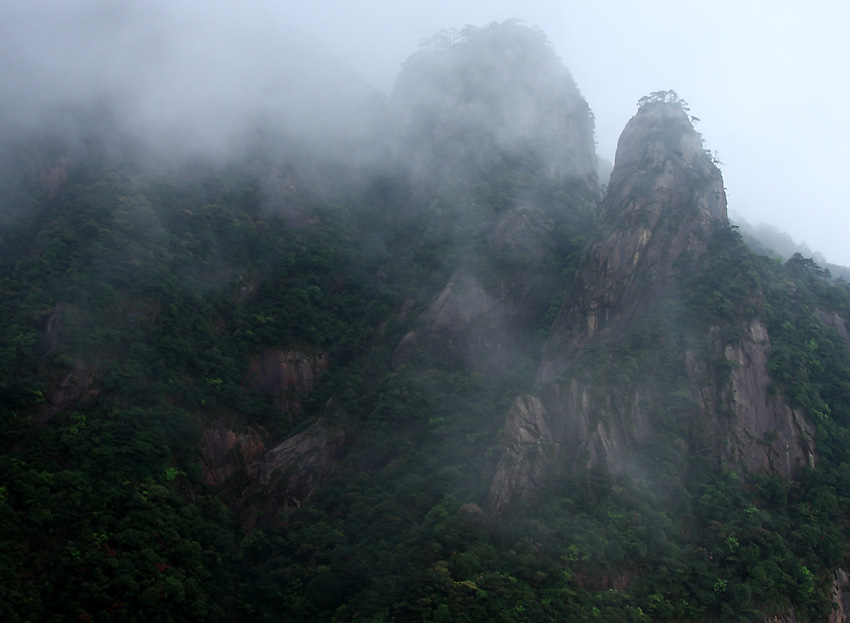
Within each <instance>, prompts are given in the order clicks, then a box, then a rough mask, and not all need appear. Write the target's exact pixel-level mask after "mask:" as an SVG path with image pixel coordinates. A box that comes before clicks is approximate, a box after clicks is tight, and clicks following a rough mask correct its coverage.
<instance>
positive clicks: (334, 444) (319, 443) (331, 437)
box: [243, 420, 347, 527]
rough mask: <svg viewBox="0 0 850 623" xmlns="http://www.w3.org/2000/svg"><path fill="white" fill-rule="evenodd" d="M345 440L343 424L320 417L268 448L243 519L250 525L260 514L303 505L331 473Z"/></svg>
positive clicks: (260, 463) (265, 515) (275, 513)
mask: <svg viewBox="0 0 850 623" xmlns="http://www.w3.org/2000/svg"><path fill="white" fill-rule="evenodd" d="M346 442H347V438H346V435H345V431H344V430H343V429H342V428H341V427H338V426H334V425H332V424H329V423H327V422H326V421H324V420H318V421H317V422H316V423H314V424H313V425H312V426H310V428H308V429H307V430H305V431H304V432H303V433H299V434H297V435H294V436H292V437H290V438H289V439H287V440H285V441H284V442H282V443H280V444H278V445H277V446H275V447H274V448H272V449H271V450H269V451H268V452H267V453H266V454H264V455H263V457H262V459H261V460H260V462H259V465H258V467H257V472H256V479H257V480H256V482H257V484H256V486H255V487H254V488H253V489H252V491H251V492H250V493H249V498H248V502H247V504H246V507H245V510H244V511H243V517H244V523H245V524H246V525H247V526H249V527H250V526H253V525H255V524H256V522H257V520H258V519H259V518H260V517H261V516H264V517H267V518H274V517H277V516H278V515H280V514H281V513H285V512H286V511H287V510H288V509H290V508H293V507H295V508H301V506H302V505H303V504H305V503H306V502H307V501H309V499H310V497H311V496H312V495H313V492H314V491H315V490H316V488H317V487H318V486H319V485H321V484H322V483H323V482H324V481H325V480H327V478H328V477H329V476H330V475H331V473H332V472H333V469H334V467H335V466H336V464H337V462H338V461H339V459H340V457H341V456H342V455H343V453H344V451H345V447H346ZM257 493H259V495H255V494H257Z"/></svg>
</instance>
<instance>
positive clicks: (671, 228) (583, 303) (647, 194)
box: [487, 102, 843, 520]
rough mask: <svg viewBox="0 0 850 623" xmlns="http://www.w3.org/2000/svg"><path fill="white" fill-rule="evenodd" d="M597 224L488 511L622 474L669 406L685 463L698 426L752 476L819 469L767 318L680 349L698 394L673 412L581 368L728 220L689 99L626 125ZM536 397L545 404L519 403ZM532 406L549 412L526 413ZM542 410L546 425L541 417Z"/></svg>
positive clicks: (650, 310)
mask: <svg viewBox="0 0 850 623" xmlns="http://www.w3.org/2000/svg"><path fill="white" fill-rule="evenodd" d="M601 219H602V226H601V234H600V235H599V237H598V238H597V239H596V240H595V241H593V242H591V244H590V245H589V246H588V248H587V249H586V251H585V252H584V254H583V259H582V266H581V267H580V269H579V271H578V273H577V275H576V278H575V281H574V283H573V285H572V288H571V290H570V291H569V292H568V294H567V296H566V298H565V302H564V304H563V306H562V308H561V311H560V312H559V314H558V316H557V317H556V319H555V321H554V323H553V327H552V330H551V333H550V338H549V340H548V341H547V343H546V344H545V346H544V350H543V355H542V358H541V364H540V367H539V369H538V374H537V382H538V387H539V389H538V391H537V394H536V396H532V397H523V398H520V399H518V400H517V403H516V404H515V405H514V407H513V408H512V409H511V410H510V411H509V413H508V414H507V419H506V425H505V441H504V442H503V445H502V460H501V461H500V463H499V466H498V468H497V472H496V475H495V477H494V479H493V482H492V486H491V489H490V493H489V496H488V504H487V511H488V519H490V520H492V519H494V518H495V517H498V515H499V514H501V513H502V512H504V510H505V509H507V507H508V506H509V504H510V499H511V498H512V497H513V496H516V495H521V496H529V495H533V494H534V490H535V489H536V488H539V486H541V483H543V482H544V481H545V480H546V478H547V476H548V475H551V474H557V473H563V472H569V473H580V472H581V470H586V469H588V468H591V467H593V466H594V465H598V464H604V465H605V466H606V467H607V469H608V470H610V472H611V473H614V474H616V473H623V472H626V471H628V470H630V469H631V468H632V467H633V466H639V464H640V462H641V460H642V458H641V453H642V452H643V451H645V450H644V449H645V448H646V447H647V442H649V441H650V440H652V439H653V438H654V437H655V435H656V431H655V430H654V424H653V414H654V413H655V412H656V411H657V412H658V413H664V410H665V409H667V411H668V413H670V412H672V413H674V417H676V418H678V420H677V421H681V422H684V423H685V425H684V426H682V427H680V428H679V430H680V431H683V430H684V431H687V430H688V429H689V430H690V433H688V432H679V433H677V435H680V440H679V441H678V442H677V443H680V444H681V445H682V446H683V447H682V448H681V449H680V450H681V453H680V457H681V458H680V460H681V461H683V465H684V458H685V453H686V452H687V447H686V445H687V444H690V443H696V441H695V438H694V437H693V435H696V434H699V435H702V436H703V437H702V438H705V439H708V440H709V443H710V444H713V446H714V451H715V456H716V458H717V460H718V461H722V462H724V463H726V464H727V465H730V466H731V467H732V468H734V469H737V470H740V471H742V472H744V473H752V472H774V473H779V474H782V475H784V476H787V477H793V476H794V475H795V474H796V473H797V471H798V470H799V469H800V468H802V467H805V466H811V465H814V462H815V458H816V456H815V447H814V434H815V430H814V427H813V426H812V425H811V424H810V423H809V422H807V420H806V418H805V414H803V413H802V412H801V411H800V410H798V409H792V408H791V407H789V406H788V405H787V404H786V402H785V400H784V398H783V396H782V394H781V392H778V391H776V390H775V389H774V388H773V386H772V383H771V379H770V377H769V375H768V368H767V361H768V352H769V348H770V343H769V339H768V336H767V331H766V329H765V327H764V325H763V324H762V323H761V322H759V321H758V320H754V321H752V322H749V323H748V324H746V326H745V327H744V328H743V329H744V330H743V331H736V332H734V333H735V334H736V335H741V334H743V337H742V338H740V339H738V340H737V341H733V342H728V343H727V342H724V341H722V340H721V339H720V331H719V330H718V329H713V330H712V331H711V332H710V334H709V335H707V336H702V337H699V336H696V335H693V336H691V337H690V338H689V340H690V341H692V342H697V343H703V344H708V346H707V347H705V346H704V347H702V348H697V349H693V350H690V351H688V352H680V353H679V354H678V355H677V356H676V357H677V359H676V360H677V361H678V362H679V363H677V367H678V368H679V369H678V371H677V372H675V373H673V379H674V380H672V381H671V380H669V379H668V381H666V382H668V383H669V382H672V383H674V385H673V386H670V387H675V388H676V389H675V391H677V392H680V394H681V395H683V396H687V395H688V394H690V396H691V397H690V399H688V398H686V397H685V398H681V396H680V398H678V400H679V403H678V404H676V405H675V408H673V409H672V411H671V410H670V403H669V402H668V397H667V396H665V395H664V394H665V391H666V390H665V389H664V388H665V386H664V385H663V384H659V383H657V382H656V381H655V379H654V378H653V376H652V371H649V372H648V373H641V374H637V375H636V378H638V379H640V380H638V381H635V379H632V380H631V381H630V382H629V383H626V384H622V383H618V382H617V381H616V380H612V379H611V378H608V377H606V375H605V374H602V377H604V378H588V376H587V375H585V374H582V368H583V366H584V365H585V364H586V362H587V361H588V360H587V359H586V357H588V355H589V354H592V353H594V352H597V353H598V352H604V349H605V348H606V346H605V345H606V344H618V343H619V341H620V340H624V339H626V338H627V336H629V335H630V332H631V331H633V330H634V327H635V326H636V322H638V321H642V320H641V319H645V318H651V317H652V316H653V314H657V313H663V312H661V311H659V310H660V309H661V307H658V303H659V302H660V301H663V300H665V299H666V298H669V297H674V296H675V291H676V290H675V289H676V286H677V285H678V284H679V283H680V280H681V277H682V275H683V274H684V273H685V272H686V271H689V270H698V269H699V267H700V266H701V265H703V263H704V257H705V254H706V252H707V250H708V246H707V241H708V238H709V236H710V235H711V234H712V232H713V230H714V228H715V227H717V226H723V225H726V224H728V222H727V219H726V197H725V193H724V190H723V180H722V177H721V175H720V172H719V170H718V169H717V167H716V166H715V165H714V163H713V162H712V161H711V158H710V157H709V156H708V154H707V153H706V152H705V150H704V149H703V147H702V141H701V138H700V137H699V135H698V134H697V133H696V132H695V131H694V129H693V127H692V126H691V123H690V122H689V120H688V118H687V116H686V115H685V113H684V111H683V110H682V109H681V107H680V106H678V105H677V104H667V103H660V102H659V103H653V104H649V105H647V106H644V107H643V108H642V109H641V110H640V111H639V112H638V114H637V115H636V116H635V117H634V118H633V119H632V120H631V121H630V122H629V124H628V125H627V126H626V129H625V130H624V132H623V135H622V137H621V138H620V142H619V145H618V149H617V161H616V164H615V167H614V172H613V174H612V176H611V182H610V186H609V188H608V192H607V195H606V197H605V199H604V201H603V205H602V214H601ZM822 320H823V321H824V323H825V324H828V325H830V326H834V325H836V324H842V325H843V323H838V322H837V321H836V320H835V319H833V318H829V317H827V318H826V319H822ZM685 342H687V340H685V341H683V342H682V343H683V344H684V343H685ZM717 361H723V362H725V364H723V365H721V366H719V367H718V366H717V365H716V362H717ZM637 365H638V366H640V365H641V363H639V362H638V363H637ZM718 369H722V370H725V373H724V374H721V373H719V372H718V371H717V370H718ZM597 376H598V375H597ZM528 404H535V405H537V406H536V407H535V409H534V410H532V411H530V410H529V409H528V408H521V406H522V405H528ZM530 413H540V414H544V415H543V416H539V417H537V416H535V417H534V418H531V420H529V418H530V417H531V415H530ZM544 416H545V417H544ZM540 417H543V421H544V422H545V425H546V426H545V427H544V426H542V425H538V424H534V422H536V420H537V419H539V418H540ZM665 417H670V416H669V415H666V416H665ZM532 424H534V425H532ZM517 429H521V430H524V431H526V434H525V435H524V437H523V441H522V443H519V442H518V441H517V439H516V436H515V435H508V431H509V430H517ZM689 435H690V436H691V437H689ZM542 445H550V446H551V447H552V448H553V451H552V452H550V453H548V454H546V455H542V458H540V459H537V460H536V462H533V463H532V461H531V459H530V453H531V452H532V451H533V449H534V448H536V447H538V446H542ZM532 464H533V469H531V468H530V467H529V466H530V465H532ZM683 469H684V467H683Z"/></svg>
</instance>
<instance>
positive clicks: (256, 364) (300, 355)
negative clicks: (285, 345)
mask: <svg viewBox="0 0 850 623" xmlns="http://www.w3.org/2000/svg"><path fill="white" fill-rule="evenodd" d="M327 368H328V360H327V356H326V355H325V354H324V353H322V352H318V353H312V354H307V353H304V352H301V351H297V350H278V349H267V350H264V351H263V352H261V353H259V354H258V355H257V356H255V357H254V360H253V361H252V363H251V367H250V368H249V370H248V374H247V379H246V383H247V386H248V388H249V389H252V390H254V391H257V392H260V393H261V394H264V395H266V396H269V397H271V398H272V399H273V400H274V402H275V405H276V406H277V407H278V408H279V409H280V410H281V411H282V412H283V413H286V414H290V416H291V412H292V410H293V409H298V408H299V403H298V395H299V394H300V395H306V394H309V393H310V392H312V391H313V387H314V386H315V384H316V378H317V377H318V376H319V374H321V373H322V372H323V371H325V370H327Z"/></svg>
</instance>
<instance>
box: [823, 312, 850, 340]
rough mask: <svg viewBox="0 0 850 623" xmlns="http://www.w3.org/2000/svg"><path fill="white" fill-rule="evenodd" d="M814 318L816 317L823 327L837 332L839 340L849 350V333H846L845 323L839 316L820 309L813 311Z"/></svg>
mask: <svg viewBox="0 0 850 623" xmlns="http://www.w3.org/2000/svg"><path fill="white" fill-rule="evenodd" d="M815 316H817V319H818V320H820V321H821V322H822V323H823V324H824V325H825V326H827V327H829V328H830V329H835V330H836V331H837V332H838V335H840V336H841V339H842V340H844V343H845V344H846V345H847V348H850V333H848V332H847V323H846V322H844V319H843V318H842V317H841V316H839V315H838V314H830V313H828V312H825V311H823V310H820V309H816V310H815Z"/></svg>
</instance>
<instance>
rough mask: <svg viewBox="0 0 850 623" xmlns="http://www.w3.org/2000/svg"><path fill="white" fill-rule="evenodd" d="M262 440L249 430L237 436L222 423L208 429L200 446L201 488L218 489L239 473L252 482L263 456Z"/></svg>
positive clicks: (254, 431) (253, 431)
mask: <svg viewBox="0 0 850 623" xmlns="http://www.w3.org/2000/svg"><path fill="white" fill-rule="evenodd" d="M263 437H264V435H263V433H262V432H261V431H259V430H256V429H254V428H251V427H248V428H247V429H245V430H244V431H241V432H236V431H233V430H230V429H229V428H228V426H227V425H226V424H225V422H224V421H223V420H218V421H216V422H214V423H213V424H212V425H210V426H208V427H207V428H206V429H205V430H204V432H203V436H202V442H201V447H202V450H201V463H202V465H203V482H204V484H206V485H211V486H218V485H222V484H224V483H225V482H226V481H227V480H228V479H229V478H230V477H231V476H233V475H234V474H236V473H238V472H240V471H241V470H245V473H246V474H247V476H248V478H249V479H252V480H253V479H255V478H256V476H257V468H258V467H259V465H260V460H261V459H262V456H263V453H264V452H265V444H264V443H263Z"/></svg>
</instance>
